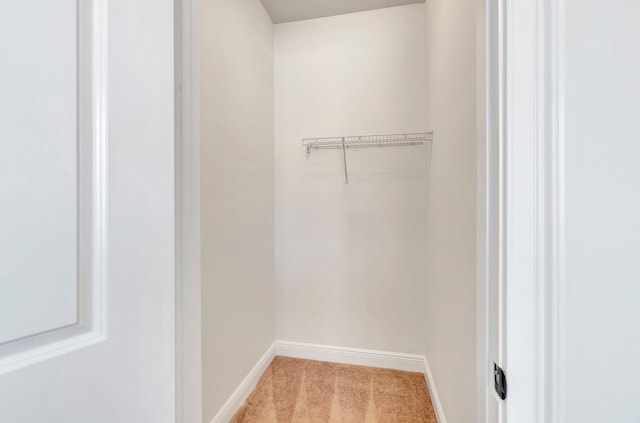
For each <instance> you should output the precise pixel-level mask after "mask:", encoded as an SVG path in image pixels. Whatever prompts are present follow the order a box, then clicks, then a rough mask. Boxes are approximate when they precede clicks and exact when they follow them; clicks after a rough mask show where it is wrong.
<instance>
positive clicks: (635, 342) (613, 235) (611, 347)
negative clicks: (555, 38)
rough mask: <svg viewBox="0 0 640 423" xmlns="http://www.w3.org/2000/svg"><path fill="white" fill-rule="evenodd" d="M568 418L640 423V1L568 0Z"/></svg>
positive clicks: (564, 324)
mask: <svg viewBox="0 0 640 423" xmlns="http://www.w3.org/2000/svg"><path fill="white" fill-rule="evenodd" d="M564 3H565V16H566V18H565V20H564V22H563V23H564V25H565V26H564V29H563V33H564V34H565V36H566V44H565V54H566V56H565V72H566V74H565V77H564V80H565V87H564V96H565V97H564V98H565V108H566V114H565V116H564V117H565V119H566V120H565V131H566V132H565V149H566V152H565V170H564V173H565V177H566V187H565V190H566V194H565V202H566V203H565V207H566V209H565V216H564V222H565V225H566V226H565V269H564V270H565V271H564V278H565V280H564V286H563V298H562V302H561V315H560V319H561V322H560V323H561V327H560V337H559V338H560V340H561V367H560V369H561V380H562V384H561V392H560V407H561V419H560V420H561V421H562V422H566V423H577V422H581V423H596V422H603V421H610V422H616V423H635V422H638V421H640V401H639V400H638V392H640V365H639V364H638V357H640V260H639V259H638V258H639V255H640V218H639V216H640V201H639V198H640V197H639V193H640V166H638V158H639V157H640V144H639V143H638V134H639V133H640V120H639V119H638V116H640V82H639V81H638V75H640V59H639V56H638V53H639V52H640V51H639V47H638V39H640V28H639V27H638V22H637V17H638V16H640V3H638V2H634V1H625V0H615V1H613V2H608V3H607V5H606V7H603V5H602V4H601V3H598V2H595V1H592V0H567V1H565V2H564Z"/></svg>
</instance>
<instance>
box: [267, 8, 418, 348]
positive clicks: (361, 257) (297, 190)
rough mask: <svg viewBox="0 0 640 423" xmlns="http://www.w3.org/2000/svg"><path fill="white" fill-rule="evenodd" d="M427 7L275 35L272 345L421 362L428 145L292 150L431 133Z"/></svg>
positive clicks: (285, 27)
mask: <svg viewBox="0 0 640 423" xmlns="http://www.w3.org/2000/svg"><path fill="white" fill-rule="evenodd" d="M424 8H425V5H424V4H418V5H410V6H403V7H397V8H389V9H382V10H376V11H370V12H363V13H356V14H350V15H342V16H336V17H330V18H323V19H317V20H309V21H302V22H294V23H287V24H281V25H276V27H275V93H276V101H275V104H276V112H275V113H276V139H275V143H276V156H275V162H276V278H277V311H278V312H277V337H278V339H284V340H288V341H302V342H311V343H320V344H330V345H340V346H348V347H360V348H371V349H379V350H390V351H398V352H406V353H423V352H424V351H423V344H424V342H423V341H424V340H423V339H422V338H421V337H420V336H418V334H419V333H421V332H424V326H425V300H424V297H425V294H424V290H425V284H426V281H425V272H426V267H425V260H426V250H425V239H426V215H427V198H428V184H429V179H428V177H429V166H430V165H429V162H430V147H428V146H423V147H404V148H387V149H366V150H351V151H348V152H347V154H348V161H349V169H350V184H349V185H345V183H344V174H343V162H342V152H341V151H337V150H329V151H316V152H313V153H312V154H311V156H310V157H309V158H307V157H306V153H305V150H304V149H303V147H302V138H304V137H318V136H342V135H363V134H364V135H366V134H385V133H404V132H421V131H425V130H428V129H430V128H428V126H427V125H426V115H427V113H426V101H427V92H426V84H425V82H426V62H425V49H426V46H425V16H424Z"/></svg>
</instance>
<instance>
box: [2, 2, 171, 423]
mask: <svg viewBox="0 0 640 423" xmlns="http://www.w3.org/2000/svg"><path fill="white" fill-rule="evenodd" d="M0 61H1V62H0V422H6V423H36V422H37V423H89V422H91V423H100V422H104V423H107V422H108V423H127V422H131V423H134V422H135V423H151V422H153V423H169V422H174V421H175V375H174V374H175V352H174V351H175V335H174V321H175V318H174V309H175V308H174V300H175V295H174V290H175V283H174V282H175V278H174V263H175V260H174V245H175V242H174V241H175V239H174V232H175V230H174V182H173V181H174V146H173V140H174V136H173V107H174V105H173V86H174V81H173V2H172V1H170V0H161V1H158V0H39V1H13V0H0Z"/></svg>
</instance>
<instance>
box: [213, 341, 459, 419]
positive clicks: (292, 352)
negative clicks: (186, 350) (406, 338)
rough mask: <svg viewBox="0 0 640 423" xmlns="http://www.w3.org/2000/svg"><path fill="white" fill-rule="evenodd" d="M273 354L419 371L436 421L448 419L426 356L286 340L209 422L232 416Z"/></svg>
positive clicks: (272, 348) (264, 358)
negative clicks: (424, 382) (427, 390)
mask: <svg viewBox="0 0 640 423" xmlns="http://www.w3.org/2000/svg"><path fill="white" fill-rule="evenodd" d="M276 356H280V357H292V358H301V359H305V360H316V361H325V362H329V363H340V364H351V365H356V366H368V367H378V368H384V369H394V370H402V371H407V372H415V373H422V374H424V377H425V381H426V382H427V387H428V389H429V395H430V396H431V402H432V404H433V409H434V411H435V413H436V418H437V420H438V423H447V419H446V418H445V415H444V409H443V408H442V404H441V403H440V397H439V396H438V390H437V389H436V385H435V381H434V379H433V375H432V374H431V368H430V367H429V362H428V361H427V358H426V357H425V356H423V355H414V354H402V353H392V352H387V351H375V350H365V349H359V348H347V347H336V346H330V345H319V344H307V343H302V342H288V341H276V342H274V343H273V344H272V345H271V346H270V347H269V349H267V351H266V352H265V353H264V355H263V356H262V357H261V358H260V360H258V362H257V363H256V365H255V366H254V367H253V369H251V371H250V372H249V374H248V375H247V376H246V377H245V378H244V380H243V381H242V382H241V383H240V385H239V386H238V388H236V390H235V391H234V392H233V394H231V396H230V397H229V399H228V400H227V402H225V403H224V405H223V406H222V408H221V409H220V411H218V413H217V414H216V415H215V417H214V418H213V419H212V420H211V423H226V422H228V421H229V420H230V419H231V418H232V417H233V416H234V414H235V413H236V412H237V411H238V410H239V409H240V407H242V405H243V404H244V402H245V401H246V400H247V398H248V397H249V395H250V394H251V391H253V389H254V388H255V387H256V385H257V384H258V381H259V380H260V377H261V376H262V374H263V373H264V372H265V370H267V367H269V364H271V361H272V360H273V358H274V357H276Z"/></svg>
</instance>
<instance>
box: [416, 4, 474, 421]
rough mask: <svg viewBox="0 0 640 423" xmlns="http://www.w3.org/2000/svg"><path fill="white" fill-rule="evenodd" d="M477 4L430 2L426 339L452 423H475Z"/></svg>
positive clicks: (436, 382)
mask: <svg viewBox="0 0 640 423" xmlns="http://www.w3.org/2000/svg"><path fill="white" fill-rule="evenodd" d="M475 8H476V1H474V0H429V1H427V25H426V26H427V50H426V51H427V56H428V59H427V62H428V63H427V66H428V76H429V77H428V83H427V88H428V93H429V96H428V109H427V117H428V122H429V127H430V128H433V130H434V132H435V141H434V143H433V153H432V155H433V158H432V171H431V185H430V189H429V195H430V201H429V204H430V207H429V213H428V216H429V223H428V238H427V244H428V252H427V255H428V258H429V266H428V269H427V275H428V279H427V280H428V284H427V287H428V288H427V295H426V302H425V303H424V308H425V310H426V313H427V318H426V319H425V324H424V326H423V328H422V333H423V334H424V337H425V339H426V340H427V346H426V355H427V357H428V359H429V364H430V366H431V371H432V373H433V377H434V380H435V384H436V386H437V387H438V394H439V396H440V401H441V403H442V406H443V408H444V412H445V415H446V416H447V423H468V422H472V421H475V419H476V415H475V411H476V409H475V404H476V367H475V366H476V356H475V353H476V257H475V254H476V247H475V246H476V64H475V59H476V9H475Z"/></svg>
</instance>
